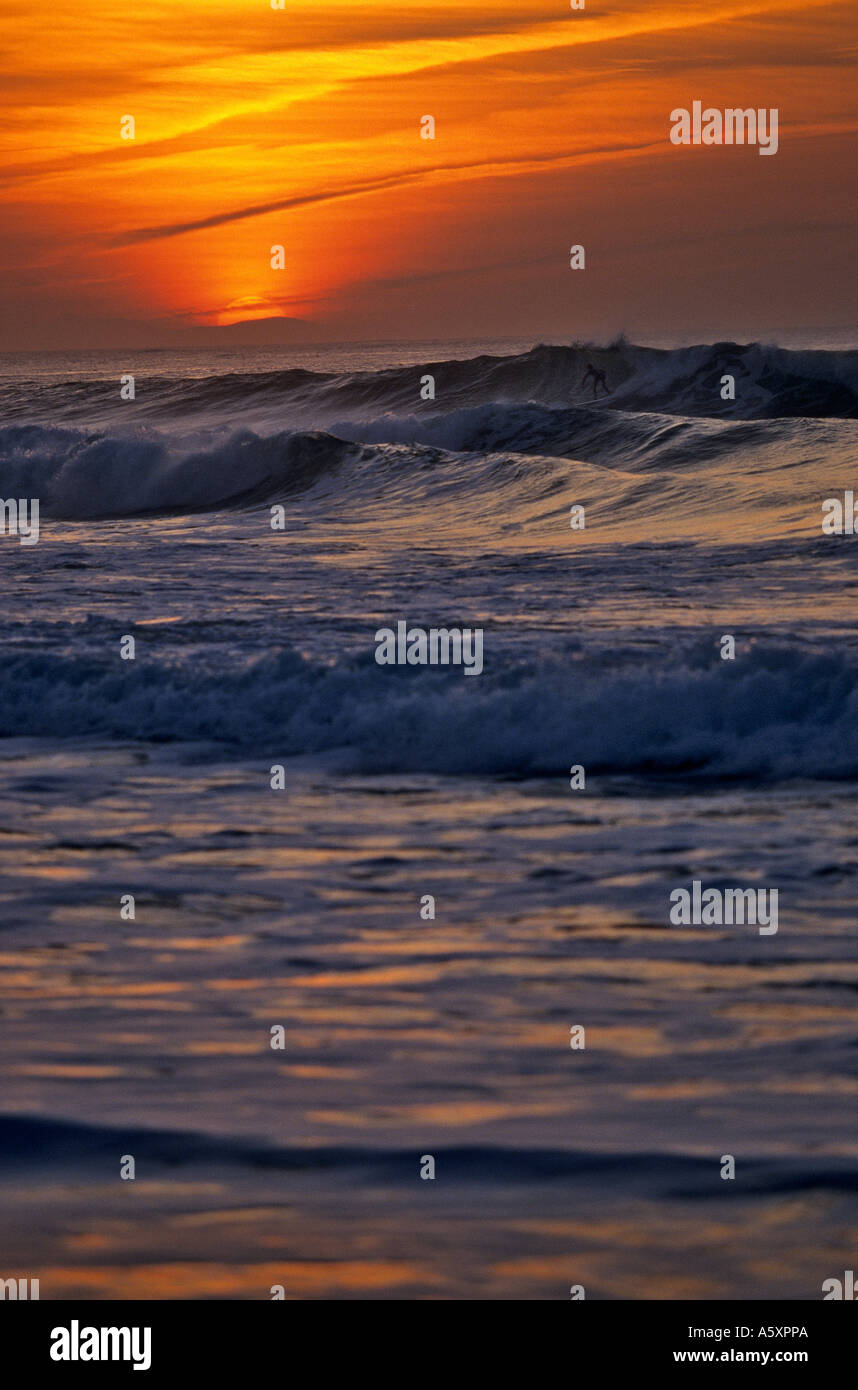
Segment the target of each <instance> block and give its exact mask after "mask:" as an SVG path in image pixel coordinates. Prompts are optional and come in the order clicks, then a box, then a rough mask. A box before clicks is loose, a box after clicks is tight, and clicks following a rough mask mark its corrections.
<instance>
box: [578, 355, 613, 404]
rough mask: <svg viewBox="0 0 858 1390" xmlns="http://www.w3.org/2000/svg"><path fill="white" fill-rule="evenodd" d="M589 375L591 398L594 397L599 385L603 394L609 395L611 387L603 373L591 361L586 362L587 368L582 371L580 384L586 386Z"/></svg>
mask: <svg viewBox="0 0 858 1390" xmlns="http://www.w3.org/2000/svg"><path fill="white" fill-rule="evenodd" d="M590 377H592V378H593V400H595V399H596V394H597V391H598V388H599V387H600V386H601V387H602V389H603V390H604V392H605V395H606V396H610V394H611V388H610V387H609V386H608V383H607V381H606V380H605V373H604V372H600V371H599V369H598V367H594V366H593V364H592V362H588V363H587V370H586V372H585V373H584V376H583V379H582V381H581V385H582V386H586V385H587V382H588V380H589V378H590Z"/></svg>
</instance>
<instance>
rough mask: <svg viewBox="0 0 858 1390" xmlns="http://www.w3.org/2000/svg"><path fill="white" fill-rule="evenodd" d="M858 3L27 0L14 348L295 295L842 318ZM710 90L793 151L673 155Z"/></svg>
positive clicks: (7, 338)
mask: <svg viewBox="0 0 858 1390" xmlns="http://www.w3.org/2000/svg"><path fill="white" fill-rule="evenodd" d="M856 16H858V7H856V5H855V3H854V0H843V3H828V2H827V0H805V3H801V4H799V3H796V4H788V3H784V0H722V3H719V4H706V3H704V0H586V9H585V10H583V11H576V10H572V9H571V8H570V5H569V0H435V3H432V4H429V3H425V2H424V0H390V2H389V3H388V0H383V2H382V3H379V0H333V3H331V2H323V0H316V2H315V3H312V4H309V3H306V0H285V8H284V9H283V10H275V9H272V8H271V4H270V0H146V3H144V4H131V5H123V4H119V5H115V4H107V3H105V2H104V0H76V3H75V4H74V5H68V6H66V5H56V6H54V5H43V4H37V3H36V0H4V5H3V14H2V17H0V62H2V68H3V103H4V108H5V109H4V116H3V120H2V125H0V166H2V167H1V168H0V203H2V211H0V256H2V263H3V267H4V271H5V274H4V275H3V277H2V286H0V348H2V349H14V348H30V349H32V348H55V347H63V348H65V347H80V348H87V347H93V348H95V347H110V346H117V347H124V346H129V347H134V346H157V345H164V346H170V345H173V344H179V343H182V342H185V341H191V340H192V338H193V334H194V333H195V332H196V333H197V334H198V335H199V330H200V329H201V328H202V327H205V326H208V327H210V328H214V327H216V326H218V325H227V324H231V323H236V322H239V321H242V320H250V319H255V318H265V317H272V316H277V317H280V316H283V317H286V318H292V319H299V320H303V321H304V324H303V325H294V326H292V327H290V326H289V325H284V334H286V335H288V334H289V333H293V334H295V335H296V341H336V340H340V339H342V340H362V339H364V340H369V339H389V340H401V339H415V340H421V339H432V338H444V339H457V340H463V339H468V338H477V337H493V336H510V337H512V336H524V337H528V336H532V337H533V338H534V339H536V338H540V337H541V338H547V337H551V338H553V339H554V340H569V339H571V338H582V337H593V336H603V335H606V334H612V333H616V332H619V331H621V330H623V331H625V332H626V333H627V334H628V335H629V336H630V337H632V338H634V339H636V340H638V341H670V340H674V341H678V342H679V341H686V342H687V341H691V340H696V341H704V340H711V339H713V338H725V337H731V338H740V339H746V338H749V337H761V336H765V337H772V338H774V337H782V338H784V339H786V338H787V337H790V338H792V339H795V338H796V335H798V336H799V337H800V335H801V334H802V333H806V334H807V335H808V339H810V337H811V336H812V335H814V334H825V333H827V332H829V331H830V332H832V333H834V334H838V333H839V334H841V335H842V334H844V333H846V332H847V330H848V329H849V327H850V326H851V325H852V324H854V321H855V310H856V305H855V285H856V280H857V279H858V277H856V270H855V261H856V215H855V207H856V203H855V175H856V158H855V138H856V126H858V96H856V81H855V76H856V74H855V60H856V47H858V44H856V39H858V22H856ZM694 100H701V101H702V102H703V103H704V105H705V106H714V107H719V108H722V109H723V108H724V107H727V106H742V107H747V106H754V107H777V108H778V109H779V112H780V148H779V151H778V153H777V154H776V155H775V156H774V157H769V158H761V157H760V156H759V154H758V151H757V150H756V149H754V148H748V147H744V148H741V147H734V148H727V147H711V148H708V147H703V148H699V147H698V148H678V147H676V146H673V145H671V143H670V140H669V134H670V119H669V118H670V112H671V111H672V110H673V109H674V108H676V107H688V108H690V107H691V103H692V101H694ZM424 115H432V116H434V118H435V121H436V138H435V139H434V140H423V139H421V138H420V121H421V117H423V116H424ZM125 116H133V118H134V121H135V124H136V138H135V139H134V140H133V141H131V140H123V139H121V138H120V123H121V121H122V118H123V117H125ZM573 243H581V244H583V245H584V246H585V248H586V254H587V269H586V270H585V271H583V272H573V271H572V270H570V268H569V248H570V246H571V245H572V244H573ZM275 244H282V245H283V246H284V247H285V252H286V264H285V268H284V269H283V270H273V269H272V268H271V265H270V251H271V247H272V245H275Z"/></svg>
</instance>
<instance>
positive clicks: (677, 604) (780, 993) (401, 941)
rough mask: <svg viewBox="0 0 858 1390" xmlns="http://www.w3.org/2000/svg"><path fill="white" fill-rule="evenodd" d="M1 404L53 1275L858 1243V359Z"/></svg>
mask: <svg viewBox="0 0 858 1390" xmlns="http://www.w3.org/2000/svg"><path fill="white" fill-rule="evenodd" d="M588 365H592V366H594V367H595V368H596V370H597V371H601V372H604V373H605V381H606V384H607V388H608V391H609V392H610V394H605V393H604V392H602V391H599V392H598V394H597V397H596V398H594V396H593V388H592V381H591V379H588V380H587V382H586V384H582V381H583V379H584V377H585V372H586V369H587V367H588ZM128 376H133V377H134V399H133V400H131V399H128V400H123V399H121V397H120V389H121V387H120V382H121V379H122V378H123V377H125V378H127V377H128ZM727 377H729V378H732V380H733V382H734V387H735V399H729V398H728V399H724V398H723V392H724V389H725V387H724V382H725V378H727ZM427 378H432V386H433V387H434V398H432V397H431V394H430V395H427V393H429V392H430V391H431V389H432V388H430V387H429V386H428V385H427ZM126 392H127V385H126ZM0 422H2V423H0V495H2V498H3V499H10V498H14V499H19V498H20V499H35V498H38V499H39V510H40V531H39V537H38V542H37V543H35V544H21V543H20V539H22V538H20V537H16V536H15V535H13V534H7V535H5V536H3V537H2V544H1V545H0V564H2V580H3V595H4V600H5V601H4V606H3V607H4V615H3V639H2V663H0V759H2V780H0V871H2V875H3V886H2V890H0V899H2V909H3V911H2V919H3V925H2V935H0V1001H2V1017H0V1023H1V1024H2V1037H3V1047H2V1055H0V1066H2V1114H0V1214H2V1229H3V1238H2V1245H3V1251H4V1268H3V1270H0V1276H2V1277H6V1276H9V1275H12V1274H13V1273H14V1274H16V1275H21V1276H23V1275H25V1274H26V1275H27V1276H29V1277H37V1278H39V1279H40V1285H41V1297H42V1298H43V1299H47V1298H92V1299H126V1298H147V1299H155V1298H183V1299H193V1298H221V1299H235V1298H242V1299H260V1298H261V1299H268V1298H270V1297H271V1296H272V1294H271V1290H272V1289H274V1288H282V1289H283V1290H284V1292H285V1297H286V1298H296V1299H300V1298H321V1299H342V1298H373V1299H400V1298H426V1299H492V1300H495V1299H502V1300H503V1299H537V1300H542V1299H569V1298H570V1291H571V1290H572V1289H573V1288H574V1289H583V1290H585V1292H586V1297H587V1298H588V1299H628V1298H632V1299H648V1298H657V1299H677V1298H691V1299H721V1298H727V1299H762V1298H790V1299H816V1298H819V1297H821V1296H822V1295H821V1285H822V1282H823V1281H824V1280H825V1279H827V1278H831V1277H834V1276H840V1275H841V1274H842V1272H843V1270H844V1269H846V1268H851V1267H854V1258H855V1251H856V1248H858V1210H856V1192H858V1169H857V1168H856V1157H858V1136H856V1127H855V1119H854V1116H855V1106H856V1096H858V1044H856V1024H858V999H856V990H858V956H856V946H855V941H856V937H855V932H856V916H855V903H856V889H858V803H856V798H855V783H856V778H858V694H856V675H858V637H856V631H855V606H856V599H858V562H856V553H858V552H856V545H858V542H856V540H855V538H854V536H852V535H850V534H843V535H838V534H828V533H827V532H825V531H824V530H823V526H822V522H823V518H824V515H825V512H824V509H823V504H824V502H825V501H826V499H829V498H839V499H841V500H842V499H843V498H844V495H845V493H846V492H847V491H848V490H850V489H852V488H853V487H854V486H855V484H856V482H858V476H856V468H855V461H856V445H858V351H855V350H848V349H844V348H840V349H836V350H835V349H828V350H823V349H815V350H810V349H799V348H790V349H787V348H782V347H776V346H773V345H764V344H751V345H739V344H733V343H719V344H715V345H703V346H690V347H684V348H674V349H669V348H655V347H641V346H635V345H632V344H629V343H627V342H625V341H624V340H619V341H617V342H616V343H614V344H612V345H610V346H607V347H595V346H592V345H573V346H549V345H537V346H534V345H533V344H532V343H502V344H496V343H494V344H493V343H486V344H455V343H450V344H443V343H440V344H431V345H429V346H428V347H427V346H426V345H423V346H416V347H415V346H413V345H410V346H409V345H403V344H399V345H397V344H393V345H391V344H377V345H370V346H363V347H361V346H344V347H339V348H330V347H328V348H326V347H320V348H300V349H294V350H293V349H277V350H275V349H246V350H241V349H233V350H229V351H227V350H224V351H222V352H205V353H203V352H190V351H188V352H170V351H163V352H154V351H153V352H133V353H129V354H124V355H122V354H117V353H80V354H41V355H39V356H34V355H29V354H16V355H6V356H3V357H2V358H0ZM582 508H583V512H582V511H581V509H582ZM399 622H405V623H407V624H408V627H409V628H421V629H424V630H427V631H428V630H430V629H432V628H445V629H452V628H469V629H472V630H476V629H480V630H481V631H482V633H483V669H482V671H481V673H480V674H479V675H476V674H473V675H471V676H468V675H467V674H466V672H465V670H464V669H463V667H462V666H456V665H444V666H442V665H437V666H429V665H416V664H415V665H401V666H400V665H397V666H385V665H380V664H379V663H378V661H377V660H376V646H377V642H376V634H377V632H378V631H379V630H381V629H383V628H390V629H394V630H395V629H396V627H397V624H398V623H399ZM129 638H133V658H131V657H129V655H128V653H129V649H130V644H129V642H128V639H129ZM728 639H732V644H731V642H730V641H729V640H728ZM123 653H125V654H124V655H123ZM274 768H280V769H282V774H281V775H280V779H281V781H282V784H283V785H282V789H276V790H275V789H274V788H273V787H272V781H273V780H276V777H275V774H274V773H273V772H272V769H274ZM573 768H578V769H580V771H579V772H578V773H577V774H575V773H573V772H572V769H573ZM573 784H575V785H573ZM694 882H698V883H701V884H702V885H703V887H704V889H710V888H712V889H718V890H719V891H721V892H724V893H726V891H727V890H728V889H730V888H733V887H735V888H740V889H742V890H745V889H754V890H760V891H764V890H766V891H771V890H777V893H778V924H777V931H776V932H773V933H771V934H768V935H766V934H763V933H762V932H760V930H759V929H758V927H757V926H755V925H752V924H750V923H747V922H746V923H745V924H739V925H733V924H728V923H725V922H723V921H722V922H717V921H716V922H712V923H695V922H691V923H680V924H676V923H675V922H673V921H671V902H672V898H671V895H672V894H674V893H675V892H676V890H679V889H687V890H689V891H690V890H691V888H692V884H693V883H694ZM131 898H133V907H130V906H129V900H130V899H131ZM132 911H133V916H132V915H131V913H132ZM279 1029H282V1030H283V1032H282V1033H278V1031H277V1030H279ZM272 1030H274V1031H273V1032H272ZM582 1030H583V1031H582ZM275 1037H276V1038H277V1039H279V1041H281V1042H282V1044H283V1045H282V1046H278V1045H275V1046H272V1042H273V1041H274V1040H275ZM581 1043H583V1045H581ZM129 1158H131V1159H133V1160H134V1163H133V1168H134V1177H133V1180H131V1179H130V1178H128V1177H126V1178H123V1177H122V1176H121V1172H122V1171H123V1169H125V1170H126V1171H127V1170H128V1168H129V1165H128V1161H127V1160H128V1159H129ZM730 1158H732V1160H733V1162H734V1167H735V1176H734V1177H730V1176H726V1177H725V1176H722V1174H723V1173H724V1172H725V1170H728V1169H729V1163H728V1162H727V1160H728V1159H730ZM430 1159H431V1160H432V1162H431V1164H430V1163H428V1162H427V1160H430ZM431 1169H434V1177H429V1176H426V1174H427V1173H428V1172H429V1171H430V1170H431ZM421 1174H422V1175H421ZM850 1261H851V1264H850Z"/></svg>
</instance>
